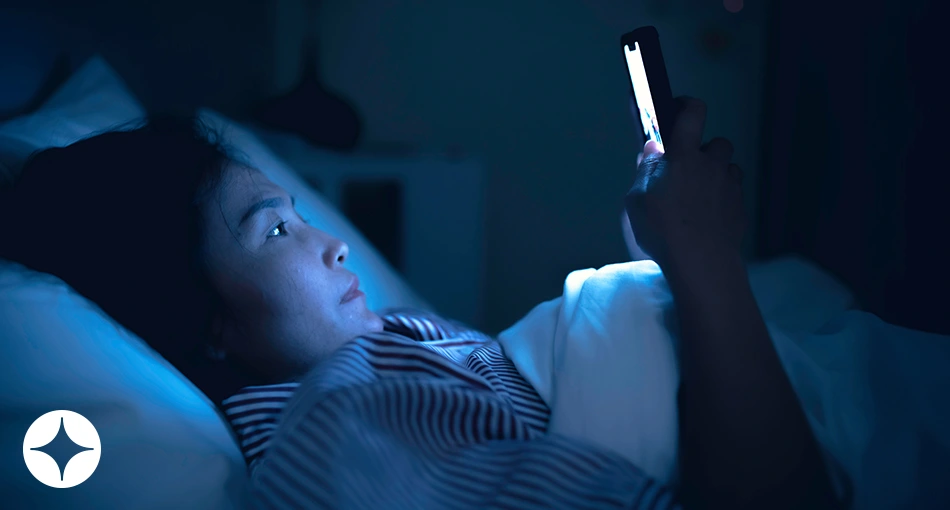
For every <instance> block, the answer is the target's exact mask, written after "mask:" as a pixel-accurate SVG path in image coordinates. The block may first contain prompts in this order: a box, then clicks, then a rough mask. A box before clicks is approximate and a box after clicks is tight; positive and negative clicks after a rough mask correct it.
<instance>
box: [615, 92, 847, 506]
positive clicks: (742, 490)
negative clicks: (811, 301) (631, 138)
mask: <svg viewBox="0 0 950 510" xmlns="http://www.w3.org/2000/svg"><path fill="white" fill-rule="evenodd" d="M681 104H682V108H681V109H680V113H679V115H678V116H677V118H676V123H675V124H674V126H673V129H672V130H671V131H669V132H668V133H665V134H667V140H666V144H665V145H666V148H667V152H666V154H661V153H660V152H659V151H658V150H657V147H656V145H654V144H652V143H649V144H647V146H646V147H645V148H644V156H643V159H642V161H641V162H640V165H639V167H638V168H637V179H636V183H635V184H634V186H633V189H631V190H630V192H629V193H628V194H627V197H626V201H625V205H626V210H627V215H628V216H629V219H630V222H631V224H632V225H633V231H634V232H636V238H635V241H634V242H635V243H636V244H638V245H639V247H640V248H642V249H643V250H644V251H645V252H646V253H647V254H649V255H650V256H651V257H652V258H653V260H654V261H656V263H657V264H659V266H660V268H661V269H662V270H663V274H664V276H665V277H666V281H667V283H668V284H669V288H670V292H671V293H672V295H673V301H674V302H675V304H676V313H677V317H678V322H679V337H680V338H679V340H680V342H679V345H680V349H679V358H680V391H679V412H680V415H679V417H680V460H681V464H680V468H681V473H680V474H681V481H682V482H683V487H684V490H683V497H684V503H687V502H688V503H691V506H692V507H694V508H739V509H745V508H749V509H759V508H769V509H776V510H777V509H786V508H787V509H799V508H808V509H816V510H817V509H823V508H828V507H829V506H831V505H832V504H833V503H834V498H833V494H834V493H833V491H832V490H831V486H830V484H829V482H828V478H827V476H826V473H825V468H824V465H823V463H822V460H821V456H820V453H819V449H818V446H817V443H816V442H815V439H814V437H813V435H812V432H811V429H810V428H809V426H808V422H807V420H806V418H805V414H804V413H803V412H802V410H801V408H800V406H799V402H798V398H797V397H796V395H795V392H794V390H793V388H792V385H791V383H790V382H789V381H788V378H787V377H786V375H785V371H784V368H783V367H782V364H781V361H780V359H779V357H778V354H777V353H776V352H775V349H774V348H773V346H772V341H771V338H770V337H769V331H768V329H767V328H766V325H765V321H764V320H763V318H762V314H761V313H760V311H759V309H758V305H757V304H756V301H755V296H754V295H753V294H752V288H751V286H750V285H749V280H748V274H747V273H746V270H745V265H744V263H743V262H742V257H741V256H740V245H741V243H742V236H743V233H744V231H745V216H744V214H743V208H742V192H741V177H740V174H739V172H738V168H737V167H736V166H735V165H733V164H732V163H731V160H732V145H731V144H730V143H729V142H728V141H726V140H724V139H721V138H718V139H714V140H713V141H711V142H709V143H707V144H705V145H702V136H703V125H704V124H705V120H706V106H705V105H704V104H703V103H702V102H700V101H697V100H684V101H683V102H682V103H681Z"/></svg>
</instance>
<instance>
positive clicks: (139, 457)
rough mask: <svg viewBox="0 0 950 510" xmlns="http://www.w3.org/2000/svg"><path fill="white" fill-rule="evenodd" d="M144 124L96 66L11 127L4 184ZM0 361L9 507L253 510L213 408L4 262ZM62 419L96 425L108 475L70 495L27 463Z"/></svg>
mask: <svg viewBox="0 0 950 510" xmlns="http://www.w3.org/2000/svg"><path fill="white" fill-rule="evenodd" d="M144 114H145V112H144V110H143V109H142V107H141V106H140V105H139V103H138V102H137V101H136V100H135V98H134V97H133V96H132V95H131V94H129V92H128V90H126V88H125V86H124V85H123V84H122V82H121V80H120V79H119V78H118V77H117V76H116V74H115V73H114V72H113V71H112V70H111V69H110V68H109V67H108V65H107V64H106V63H105V62H104V61H103V60H101V59H93V60H91V61H90V62H88V63H87V64H86V65H85V66H84V67H83V68H82V69H81V70H80V71H79V72H78V73H77V74H76V75H75V76H73V77H72V78H71V79H70V80H69V81H68V82H67V83H66V84H65V85H64V86H63V87H62V88H61V89H59V91H57V92H56V94H55V95H54V96H53V97H52V98H50V100H49V101H48V102H47V103H46V104H45V105H44V106H43V107H42V108H41V109H40V110H39V111H38V112H36V113H34V114H31V115H29V116H25V117H21V118H18V119H14V120H12V121H10V122H7V123H5V124H2V125H0V155H2V157H3V159H2V163H3V164H5V167H6V168H5V170H4V169H2V168H0V171H5V172H6V173H5V174H3V175H0V177H6V178H7V179H11V178H13V177H14V176H15V175H16V174H17V173H18V172H19V171H20V169H21V168H22V165H23V162H24V161H25V160H26V159H27V158H28V157H29V155H30V154H31V153H32V152H34V151H36V150H39V149H44V148H48V147H52V146H64V145H68V144H70V143H72V142H74V141H77V140H79V139H82V138H86V137H88V136H90V135H92V134H95V133H97V132H100V131H105V130H108V129H110V128H114V127H116V126H120V125H123V124H127V123H130V122H132V121H135V120H138V119H140V118H141V117H143V116H144ZM55 185H56V183H50V186H55ZM7 241H8V242H9V241H15V240H14V239H9V240H7ZM64 256H68V254H64ZM0 359H3V361H4V363H5V368H4V369H3V370H0V418H2V419H0V452H2V456H3V459H4V461H3V462H2V463H0V494H4V495H5V497H6V498H8V499H6V500H5V501H4V502H3V506H5V507H16V508H65V507H70V508H201V509H204V508H209V509H216V508H234V507H240V506H243V503H242V502H243V500H244V490H245V483H246V479H247V470H246V466H245V463H244V460H243V457H242V455H241V453H240V451H239V449H238V447H237V444H236V443H235V441H234V438H233V436H232V435H231V432H230V429H229V428H228V427H227V425H226V424H225V423H224V421H223V420H222V419H221V417H220V416H219V414H218V412H217V411H216V409H215V407H214V406H213V405H212V403H211V402H210V401H208V399H207V398H206V397H205V396H204V395H203V394H201V393H200V392H199V391H198V390H197V389H196V388H195V387H194V386H193V385H192V384H191V383H190V382H188V381H187V380H186V379H185V378H184V377H183V376H182V375H181V374H180V373H179V372H178V371H177V370H175V369H174V368H173V367H171V366H169V365H168V363H166V362H165V361H164V360H163V359H162V358H161V357H160V356H158V355H157V354H156V353H155V352H154V351H152V350H151V349H150V348H149V347H148V346H147V345H145V343H144V342H142V341H141V340H139V339H138V338H136V337H135V336H133V335H132V334H130V333H129V332H127V331H126V330H124V329H123V328H122V327H120V326H118V325H116V324H115V323H114V322H113V321H112V320H111V319H109V318H108V317H107V316H106V315H105V314H104V313H103V312H102V311H101V310H99V309H98V308H97V307H96V306H95V305H93V304H92V303H90V302H89V301H87V300H86V299H84V298H83V297H81V296H79V295H77V294H75V293H74V292H73V291H72V290H70V289H69V287H68V286H67V285H65V284H64V283H63V282H61V281H60V280H58V279H56V278H53V277H51V276H48V275H42V274H40V273H36V272H33V271H29V270H27V269H25V268H23V267H21V266H19V265H16V264H12V263H10V262H6V261H2V260H0ZM54 410H70V411H74V412H77V413H79V414H81V415H83V416H85V417H86V418H87V419H89V420H90V421H91V422H92V424H93V426H95V427H96V429H97V430H98V434H99V438H100V441H101V460H100V462H99V466H98V468H97V469H96V471H95V472H94V473H93V474H92V476H91V477H90V478H89V479H88V480H87V481H86V482H84V483H82V484H81V485H78V486H76V487H73V488H69V489H52V488H50V487H47V486H45V485H43V484H41V483H40V482H38V481H37V480H35V479H33V478H32V476H31V474H30V472H29V471H28V470H27V468H26V466H25V464H24V461H23V460H22V459H23V451H22V448H23V441H24V434H25V433H26V431H27V429H28V428H29V426H30V424H31V423H32V422H33V421H34V420H35V419H37V418H39V417H40V416H41V415H43V414H45V413H47V412H50V411H54ZM10 498H12V501H11V500H10Z"/></svg>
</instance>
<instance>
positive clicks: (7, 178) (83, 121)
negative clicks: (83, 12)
mask: <svg viewBox="0 0 950 510" xmlns="http://www.w3.org/2000/svg"><path fill="white" fill-rule="evenodd" d="M144 116H145V109H144V108H142V105H141V104H139V102H138V101H137V100H136V99H135V97H134V96H132V94H131V93H129V91H128V89H127V88H126V86H125V84H124V83H123V82H122V79H121V78H119V76H118V75H117V74H116V73H115V71H113V70H112V68H111V67H109V64H107V63H106V61H105V60H103V59H102V57H98V56H97V57H93V58H91V59H90V60H89V61H88V62H86V63H85V64H84V65H83V66H82V67H81V68H80V69H79V70H78V71H76V74H74V75H73V76H72V77H71V78H70V79H69V80H68V81H67V82H66V83H65V84H64V85H63V86H62V87H60V89H59V90H57V91H56V92H55V93H54V94H53V95H52V96H51V97H50V98H49V99H48V100H47V101H46V102H45V103H44V104H43V106H42V107H41V108H40V109H39V110H38V111H36V112H34V113H32V114H29V115H24V116H22V117H17V118H15V119H12V120H9V121H7V122H4V123H3V124H0V184H9V183H11V182H12V181H13V180H14V179H16V177H17V176H18V175H19V173H20V170H21V169H22V168H23V164H24V163H25V162H26V160H27V159H29V157H30V155H31V154H32V153H34V152H36V151H37V150H40V149H47V148H50V147H64V146H66V145H69V144H71V143H73V142H76V141H78V140H81V139H83V138H87V137H89V136H90V135H93V134H95V133H98V132H102V131H108V130H110V129H114V128H116V127H119V126H122V125H124V124H130V123H131V122H133V121H136V120H140V119H141V118H142V117H144Z"/></svg>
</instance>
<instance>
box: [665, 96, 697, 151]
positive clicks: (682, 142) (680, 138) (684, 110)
mask: <svg viewBox="0 0 950 510" xmlns="http://www.w3.org/2000/svg"><path fill="white" fill-rule="evenodd" d="M677 104H679V105H680V111H679V112H678V114H677V116H676V121H675V123H674V124H673V132H672V133H670V143H669V144H667V145H668V147H667V149H668V150H670V151H675V152H679V151H683V152H689V151H695V150H696V149H698V148H699V146H700V145H702V143H703V129H704V128H705V126H706V103H704V102H702V101H700V100H699V99H693V98H679V99H677ZM670 154H672V152H671V153H670Z"/></svg>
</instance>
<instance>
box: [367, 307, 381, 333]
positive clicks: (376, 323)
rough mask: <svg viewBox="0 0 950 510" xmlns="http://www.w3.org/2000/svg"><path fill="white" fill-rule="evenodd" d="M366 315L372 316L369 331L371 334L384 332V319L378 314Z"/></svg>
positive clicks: (370, 313)
mask: <svg viewBox="0 0 950 510" xmlns="http://www.w3.org/2000/svg"><path fill="white" fill-rule="evenodd" d="M366 313H368V314H369V316H370V317H369V331H370V333H378V332H380V331H382V330H383V319H382V318H381V317H380V316H379V315H377V314H375V313H373V312H370V311H367V312H366Z"/></svg>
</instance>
